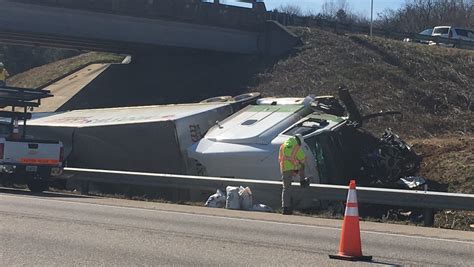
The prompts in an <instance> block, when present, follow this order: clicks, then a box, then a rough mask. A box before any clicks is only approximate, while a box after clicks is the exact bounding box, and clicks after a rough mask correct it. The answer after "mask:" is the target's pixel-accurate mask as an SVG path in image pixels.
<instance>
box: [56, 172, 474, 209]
mask: <svg viewBox="0 0 474 267" xmlns="http://www.w3.org/2000/svg"><path fill="white" fill-rule="evenodd" d="M62 178H65V179H71V178H72V179H77V180H79V181H88V182H100V183H112V184H127V185H141V186H157V187H168V188H179V189H192V188H195V189H207V190H215V189H216V188H225V187H226V186H228V185H233V186H235V185H242V186H250V187H251V188H259V189H262V188H263V189H268V190H280V189H281V182H279V181H268V180H251V179H235V178H220V177H204V176H189V175H174V174H158V173H142V172H124V171H109V170H94V169H78V168H66V169H65V172H64V174H63V175H62ZM293 185H294V186H297V185H299V183H293ZM308 190H311V192H312V193H314V195H315V196H316V197H315V198H317V199H320V200H332V201H345V200H346V197H347V190H348V186H339V185H327V184H311V185H310V187H309V188H308ZM357 194H358V200H359V202H360V203H369V204H382V205H393V206H403V207H413V208H425V209H453V210H469V211H474V194H457V193H443V192H432V191H415V190H400V189H387V188H372V187H357Z"/></svg>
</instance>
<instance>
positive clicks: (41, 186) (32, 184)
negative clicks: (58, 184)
mask: <svg viewBox="0 0 474 267" xmlns="http://www.w3.org/2000/svg"><path fill="white" fill-rule="evenodd" d="M26 185H27V186H28V189H30V191H31V192H33V193H41V192H44V191H46V190H48V188H49V183H48V181H47V180H43V179H33V178H30V179H29V180H28V182H27V184H26Z"/></svg>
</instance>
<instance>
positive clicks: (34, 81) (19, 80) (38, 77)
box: [7, 52, 123, 88]
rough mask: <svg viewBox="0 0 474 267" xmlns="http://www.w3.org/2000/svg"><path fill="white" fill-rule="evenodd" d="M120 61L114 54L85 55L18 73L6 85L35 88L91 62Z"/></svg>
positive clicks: (93, 53) (120, 57) (92, 53)
mask: <svg viewBox="0 0 474 267" xmlns="http://www.w3.org/2000/svg"><path fill="white" fill-rule="evenodd" d="M122 59H123V56H119V55H115V54H108V53H97V52H90V53H85V54H81V55H78V56H75V57H71V58H66V59H62V60H59V61H56V62H53V63H50V64H47V65H44V66H40V67H37V68H33V69H31V70H28V71H25V72H23V73H19V74H17V75H15V76H12V77H11V78H10V79H8V81H7V83H8V85H10V86H16V87H24V88H37V87H39V86H41V85H43V84H46V83H48V82H49V81H52V80H54V79H55V78H57V77H60V76H62V75H64V74H66V73H68V72H70V71H72V70H74V69H76V68H78V67H80V66H82V65H85V64H88V63H92V62H120V61H121V60H122Z"/></svg>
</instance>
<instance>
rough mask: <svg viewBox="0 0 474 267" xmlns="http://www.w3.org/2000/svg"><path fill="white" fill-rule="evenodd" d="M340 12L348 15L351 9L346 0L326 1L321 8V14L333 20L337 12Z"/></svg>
mask: <svg viewBox="0 0 474 267" xmlns="http://www.w3.org/2000/svg"><path fill="white" fill-rule="evenodd" d="M340 10H342V11H344V13H346V14H349V13H351V11H352V10H351V9H350V6H349V3H348V2H347V0H326V2H324V3H323V5H322V7H321V13H322V14H323V15H325V16H329V17H333V18H335V17H336V15H337V12H339V11H340Z"/></svg>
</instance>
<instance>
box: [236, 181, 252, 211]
mask: <svg viewBox="0 0 474 267" xmlns="http://www.w3.org/2000/svg"><path fill="white" fill-rule="evenodd" d="M239 197H240V208H241V209H243V210H251V209H252V205H253V199H252V191H251V190H250V188H249V187H246V188H243V187H242V186H241V187H240V189H239Z"/></svg>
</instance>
